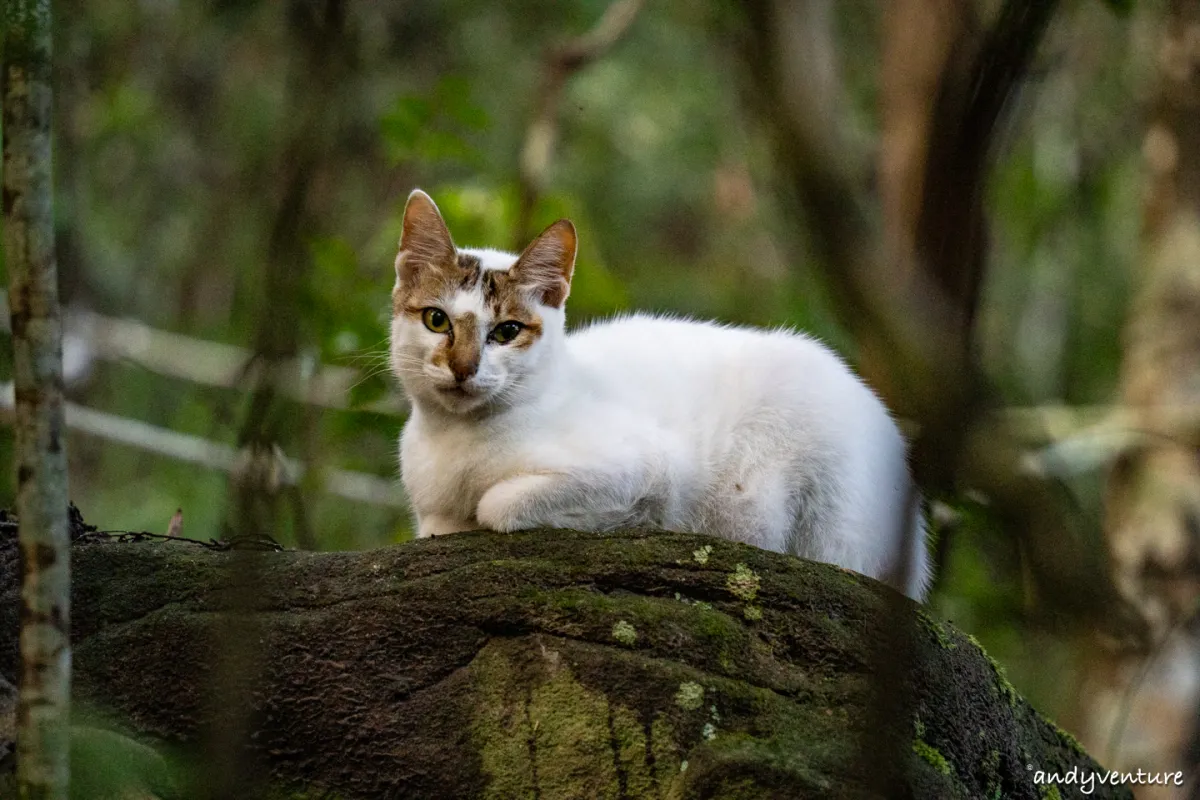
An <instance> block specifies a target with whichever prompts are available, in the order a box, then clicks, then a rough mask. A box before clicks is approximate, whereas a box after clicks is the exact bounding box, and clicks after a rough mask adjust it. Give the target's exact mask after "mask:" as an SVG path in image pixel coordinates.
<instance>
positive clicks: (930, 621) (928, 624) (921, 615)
mask: <svg viewBox="0 0 1200 800" xmlns="http://www.w3.org/2000/svg"><path fill="white" fill-rule="evenodd" d="M917 618H918V619H919V620H921V624H922V625H924V626H925V629H926V630H927V631H929V632H930V633H932V634H933V636H934V638H935V639H937V643H938V646H939V647H941V648H942V649H943V650H955V649H957V648H958V642H956V641H954V638H953V637H952V636H951V635H950V633H948V632H947V631H946V627H945V626H944V625H942V623H940V622H938V621H937V620H936V619H934V618H933V617H931V616H929V614H927V613H925V612H924V611H922V610H921V609H917Z"/></svg>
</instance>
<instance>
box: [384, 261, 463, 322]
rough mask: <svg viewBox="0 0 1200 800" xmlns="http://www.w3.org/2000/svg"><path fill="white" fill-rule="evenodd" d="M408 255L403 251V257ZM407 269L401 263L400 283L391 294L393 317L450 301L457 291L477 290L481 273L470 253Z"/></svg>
mask: <svg viewBox="0 0 1200 800" xmlns="http://www.w3.org/2000/svg"><path fill="white" fill-rule="evenodd" d="M405 255H406V254H405V253H403V252H401V254H400V257H401V258H404V257H405ZM410 257H411V256H410ZM405 266H406V265H404V264H401V265H400V266H399V267H398V270H397V271H398V273H399V274H400V275H401V280H400V283H399V285H397V286H396V288H395V290H394V291H393V292H392V314H393V316H399V315H400V314H402V313H404V312H405V311H412V310H413V309H414V308H415V309H418V310H419V309H422V308H427V307H428V306H436V305H438V304H439V303H444V302H448V301H449V299H450V298H451V297H453V296H454V293H455V292H456V291H458V290H460V289H461V290H468V291H469V290H471V289H473V288H475V287H476V286H477V285H478V284H479V278H480V274H481V272H482V265H481V264H480V261H479V258H478V257H476V256H473V255H470V254H468V253H456V254H455V256H454V258H453V259H449V258H443V259H440V260H438V261H435V262H429V261H426V262H424V263H422V264H421V265H420V268H419V269H405Z"/></svg>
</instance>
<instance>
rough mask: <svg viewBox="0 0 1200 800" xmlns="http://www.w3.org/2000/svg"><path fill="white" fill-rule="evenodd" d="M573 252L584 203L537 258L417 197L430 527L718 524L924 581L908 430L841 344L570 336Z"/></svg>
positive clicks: (666, 323) (690, 325)
mask: <svg viewBox="0 0 1200 800" xmlns="http://www.w3.org/2000/svg"><path fill="white" fill-rule="evenodd" d="M575 251H576V238H575V227H574V226H573V225H572V224H571V223H570V222H569V221H567V220H559V221H558V222H556V223H554V224H553V225H551V226H550V227H549V228H547V229H546V230H545V231H544V232H543V233H542V234H541V235H540V236H538V237H537V238H536V239H534V241H533V242H532V243H531V244H530V245H529V246H528V247H527V248H526V249H525V251H524V252H523V253H521V255H520V256H515V255H512V254H511V253H504V252H500V251H497V250H477V249H456V248H455V246H454V244H453V242H452V240H451V238H450V233H449V231H448V230H447V228H446V224H445V222H444V221H443V220H442V217H441V214H440V213H439V212H438V209H437V206H436V205H434V202H433V200H431V199H430V198H429V196H428V195H426V194H425V193H423V192H421V191H420V190H416V191H414V192H413V193H412V194H411V195H410V196H409V198H408V205H407V206H406V207H405V209H404V228H403V234H402V237H401V240H400V253H399V255H398V256H397V257H396V286H395V289H394V290H393V292H392V303H393V318H392V329H391V365H392V369H393V370H394V372H395V374H396V376H397V377H398V378H399V380H400V383H401V384H402V385H403V387H404V390H405V392H406V393H407V394H408V397H409V398H410V400H411V401H412V415H411V417H410V418H409V420H408V423H407V424H406V425H405V427H404V433H403V435H402V436H401V438H400V459H401V468H402V469H401V471H402V474H403V479H404V486H405V488H406V489H407V491H408V494H409V497H410V499H411V502H412V505H413V508H414V509H415V511H416V515H417V524H418V535H419V536H436V535H439V534H444V533H454V532H456V531H466V530H475V529H479V528H488V529H491V530H495V531H515V530H523V529H528V528H538V527H548V528H575V529H582V530H590V531H604V530H611V529H614V528H620V527H624V526H634V525H644V526H651V527H657V528H662V529H665V530H672V531H684V532H687V531H691V532H703V533H711V534H716V535H718V536H723V537H725V538H727V539H733V540H736V541H741V542H747V543H749V544H753V545H757V546H758V547H762V548H766V549H768V550H776V551H779V552H783V553H792V554H794V555H797V556H802V557H804V558H810V559H815V560H818V561H827V562H830V563H833V564H838V565H841V566H843V567H848V568H850V569H854V570H857V571H858V572H861V573H864V574H866V575H870V576H873V577H876V578H880V579H881V580H884V581H888V582H890V583H892V584H893V585H895V586H897V588H899V589H900V590H901V591H903V592H905V593H906V594H908V595H909V596H910V597H913V598H915V599H921V598H923V596H924V593H925V587H926V585H927V583H928V579H929V574H928V573H929V567H928V556H927V553H926V547H925V525H924V519H923V517H922V515H921V513H920V510H919V504H918V503H917V501H916V495H915V493H913V492H912V491H911V483H910V479H909V476H908V469H907V466H906V463H905V443H904V439H903V438H902V436H901V435H900V432H899V431H898V430H897V428H896V425H895V423H894V422H893V421H892V419H891V417H890V416H889V415H888V412H887V410H886V409H885V408H884V406H883V404H882V403H881V402H880V401H879V399H878V398H877V397H876V396H875V395H874V394H873V393H872V392H871V390H870V389H868V388H867V387H866V386H865V385H864V384H863V383H862V382H861V381H860V380H859V379H858V378H857V377H856V376H855V375H854V374H853V373H852V372H851V371H850V369H849V368H848V367H847V366H846V365H845V364H844V363H843V362H842V361H841V360H840V359H839V358H838V357H837V356H836V355H834V354H833V353H832V352H831V351H830V350H828V349H827V348H825V347H824V346H823V345H821V344H819V343H818V342H816V341H814V340H812V339H810V338H808V337H806V336H803V335H801V334H797V333H792V332H789V331H764V330H754V329H749V328H735V327H729V326H724V325H717V324H713V323H708V322H694V321H690V320H683V319H671V318H663V317H653V316H645V315H640V314H639V315H634V316H629V317H622V318H619V319H614V320H611V321H608V322H604V323H599V324H595V325H591V326H589V327H587V328H585V329H583V330H580V331H576V332H573V333H571V334H569V335H568V334H567V333H566V331H565V316H564V305H565V301H566V298H567V293H568V291H569V289H570V282H571V275H572V272H573V270H574V266H575ZM906 526H911V529H910V530H909V531H908V532H907V535H906V530H905V529H906ZM906 541H907V542H908V544H907V549H905V548H906V545H905V542H906ZM905 562H907V563H905ZM902 576H903V577H902ZM900 584H902V585H900Z"/></svg>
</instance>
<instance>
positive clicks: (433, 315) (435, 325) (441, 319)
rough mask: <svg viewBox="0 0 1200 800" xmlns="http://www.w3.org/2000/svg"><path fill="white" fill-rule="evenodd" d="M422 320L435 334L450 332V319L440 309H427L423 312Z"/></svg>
mask: <svg viewBox="0 0 1200 800" xmlns="http://www.w3.org/2000/svg"><path fill="white" fill-rule="evenodd" d="M421 320H422V321H423V322H424V323H425V327H426V328H429V330H431V331H433V332H434V333H445V332H446V331H448V330H450V318H449V317H447V316H446V312H445V311H442V310H441V309H440V308H427V309H425V310H424V311H422V312H421Z"/></svg>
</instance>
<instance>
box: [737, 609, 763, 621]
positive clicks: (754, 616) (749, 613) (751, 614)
mask: <svg viewBox="0 0 1200 800" xmlns="http://www.w3.org/2000/svg"><path fill="white" fill-rule="evenodd" d="M762 615H763V612H762V606H756V605H748V606H746V607H745V608H743V609H742V616H743V617H745V618H746V619H748V620H750V621H751V622H758V621H759V620H761V619H762Z"/></svg>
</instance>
